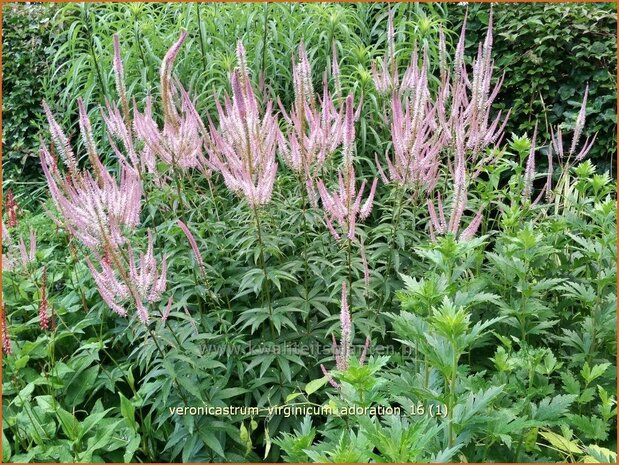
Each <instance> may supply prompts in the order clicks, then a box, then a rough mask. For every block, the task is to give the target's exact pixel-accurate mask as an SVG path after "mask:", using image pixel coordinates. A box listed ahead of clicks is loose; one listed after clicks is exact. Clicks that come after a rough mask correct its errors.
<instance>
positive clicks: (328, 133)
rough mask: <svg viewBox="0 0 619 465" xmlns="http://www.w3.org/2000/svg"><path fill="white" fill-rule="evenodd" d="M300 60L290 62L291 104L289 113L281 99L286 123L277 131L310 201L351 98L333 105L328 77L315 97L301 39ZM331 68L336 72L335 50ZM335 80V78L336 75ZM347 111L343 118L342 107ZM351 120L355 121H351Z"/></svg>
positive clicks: (339, 141) (338, 141)
mask: <svg viewBox="0 0 619 465" xmlns="http://www.w3.org/2000/svg"><path fill="white" fill-rule="evenodd" d="M298 54H299V61H298V63H296V64H294V65H293V70H292V76H293V82H294V95H295V99H294V104H293V107H292V109H291V111H290V114H288V113H287V112H286V110H285V109H284V107H283V105H282V103H281V101H280V102H279V106H280V109H281V112H282V115H283V116H284V119H285V121H286V122H287V124H288V131H287V132H286V134H285V136H284V134H283V133H281V132H279V133H278V146H279V150H280V153H281V154H282V158H283V160H284V162H285V163H286V165H288V167H289V168H290V169H292V170H293V171H294V172H296V173H298V174H299V175H301V176H303V177H304V178H305V184H306V187H307V190H308V194H309V196H310V199H311V201H312V203H313V204H315V200H316V192H315V183H314V177H315V176H316V175H317V174H318V173H319V172H320V171H321V170H322V168H323V166H324V163H325V161H326V160H327V158H328V157H329V156H330V155H331V154H332V153H333V152H335V150H336V149H337V147H338V146H339V145H341V144H342V142H343V134H344V133H343V130H344V127H346V126H347V122H348V120H347V118H352V117H351V116H349V113H350V114H352V101H351V100H350V99H347V100H346V106H342V107H341V108H340V109H339V110H338V109H337V108H336V106H335V104H334V102H333V99H332V98H331V95H330V94H329V90H328V86H327V79H326V73H325V79H324V84H323V92H322V98H321V99H318V101H317V99H316V96H315V95H314V88H313V85H312V74H311V73H312V71H311V66H310V63H309V59H308V57H307V53H306V51H305V47H304V45H303V43H301V45H300V46H299V52H298ZM333 63H334V65H333V66H332V72H333V73H335V72H339V71H338V68H337V66H336V64H337V57H336V55H335V52H334V56H333ZM336 81H337V78H336ZM345 108H346V109H349V111H347V112H346V119H345V113H344V110H345ZM351 123H352V124H354V121H352V122H351Z"/></svg>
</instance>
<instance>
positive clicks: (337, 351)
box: [320, 282, 370, 389]
mask: <svg viewBox="0 0 619 465" xmlns="http://www.w3.org/2000/svg"><path fill="white" fill-rule="evenodd" d="M331 337H332V339H333V344H332V347H333V354H334V356H335V368H336V369H337V370H338V371H346V370H347V369H348V367H349V366H350V361H351V358H352V354H351V352H352V317H351V314H350V307H349V305H348V294H347V291H346V282H343V283H342V300H341V305H340V343H339V344H338V343H337V341H336V339H335V335H334V334H333V335H331ZM369 347H370V338H369V336H368V337H366V338H365V345H364V346H363V351H362V352H361V356H360V358H359V366H363V364H364V363H365V358H366V356H367V352H368V349H369ZM320 369H321V371H322V373H323V374H324V375H325V376H326V378H327V380H328V381H329V384H331V386H333V387H334V388H336V389H340V388H341V385H340V384H339V383H338V382H337V381H335V380H334V379H333V375H331V373H330V372H329V371H327V369H326V368H325V366H324V365H323V364H320Z"/></svg>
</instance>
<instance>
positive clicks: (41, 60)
mask: <svg viewBox="0 0 619 465" xmlns="http://www.w3.org/2000/svg"><path fill="white" fill-rule="evenodd" d="M56 8H57V7H56V6H55V5H54V4H53V3H52V4H50V3H29V4H27V5H18V4H15V3H6V4H3V5H2V55H3V60H2V63H3V66H2V93H3V98H2V167H3V175H4V176H3V177H4V180H5V182H4V184H3V185H5V186H6V185H9V184H11V187H12V188H13V189H14V190H15V191H16V192H18V193H22V192H33V189H32V186H30V185H29V183H30V182H32V181H33V180H35V181H38V180H39V177H38V176H37V175H36V172H37V171H38V170H37V169H36V165H37V164H38V161H37V155H38V154H37V150H36V147H37V145H38V143H39V133H40V130H41V128H43V127H45V123H44V120H45V118H44V116H43V112H42V111H41V101H42V100H43V98H44V95H45V94H44V92H45V86H44V83H45V76H46V75H47V73H48V70H49V61H50V55H52V54H53V47H52V46H51V43H52V41H53V37H54V34H53V31H52V25H51V17H52V16H53V14H54V12H55V10H56ZM7 181H8V182H7Z"/></svg>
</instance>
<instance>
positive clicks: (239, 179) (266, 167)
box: [209, 42, 279, 208]
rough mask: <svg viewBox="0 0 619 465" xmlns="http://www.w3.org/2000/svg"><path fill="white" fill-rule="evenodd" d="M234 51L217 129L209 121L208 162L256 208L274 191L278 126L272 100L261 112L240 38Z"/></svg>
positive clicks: (267, 199) (267, 200)
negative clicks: (227, 93)
mask: <svg viewBox="0 0 619 465" xmlns="http://www.w3.org/2000/svg"><path fill="white" fill-rule="evenodd" d="M237 54H238V57H239V67H238V68H237V69H236V70H235V71H234V72H233V73H232V76H231V81H232V99H230V98H229V97H226V99H225V102H224V105H223V107H222V106H221V105H220V104H219V102H217V112H218V114H219V129H217V128H216V127H215V125H214V124H213V123H211V125H210V135H211V141H212V144H211V145H210V146H209V147H210V160H209V165H211V166H212V167H213V168H214V169H216V170H217V171H219V172H221V174H222V176H223V178H224V182H225V184H226V186H227V187H228V188H229V189H230V190H231V191H232V192H234V193H236V194H238V195H240V196H241V197H243V198H245V199H246V200H247V203H248V204H249V205H250V207H252V208H257V207H260V206H262V205H265V204H267V203H268V202H269V201H270V200H271V195H272V193H273V185H274V183H275V175H276V173H277V162H276V159H275V152H276V147H277V139H278V132H279V127H278V124H277V118H276V117H275V116H274V115H273V114H272V102H270V101H269V102H267V104H266V108H265V109H264V111H263V112H262V116H261V112H260V109H259V106H258V100H257V98H256V95H255V94H254V90H253V88H252V85H251V82H250V80H249V75H248V74H247V67H246V61H245V50H244V48H243V45H242V44H241V42H239V43H238V44H237Z"/></svg>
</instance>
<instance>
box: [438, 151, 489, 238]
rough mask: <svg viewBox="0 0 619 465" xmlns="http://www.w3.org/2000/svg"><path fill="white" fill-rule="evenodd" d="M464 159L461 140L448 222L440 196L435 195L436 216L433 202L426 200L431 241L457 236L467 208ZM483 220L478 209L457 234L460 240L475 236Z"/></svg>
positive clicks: (457, 153) (457, 152) (480, 210)
mask: <svg viewBox="0 0 619 465" xmlns="http://www.w3.org/2000/svg"><path fill="white" fill-rule="evenodd" d="M465 163H466V162H465V158H464V144H463V142H462V141H461V140H459V141H458V143H457V151H456V166H455V174H454V178H453V201H452V206H451V214H450V218H449V222H447V221H446V219H445V210H444V207H443V199H442V197H441V194H440V193H438V194H437V203H438V215H437V213H436V210H435V208H434V202H433V200H432V199H431V198H429V199H428V201H427V204H428V213H429V215H430V223H429V227H430V237H431V238H432V240H433V241H434V240H436V235H437V234H439V235H444V234H447V233H451V234H454V235H458V232H459V231H460V225H461V222H462V216H463V215H464V211H465V210H466V209H467V206H468V190H467V186H466V182H467V179H466V168H465ZM482 219H483V216H482V208H480V209H479V210H478V211H477V213H476V214H475V217H474V218H473V220H471V223H470V224H469V225H468V226H467V227H466V228H465V229H464V231H462V232H461V233H460V234H459V238H460V240H464V241H466V240H470V239H472V238H473V236H475V234H476V233H477V230H478V229H479V226H480V225H481V221H482Z"/></svg>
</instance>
